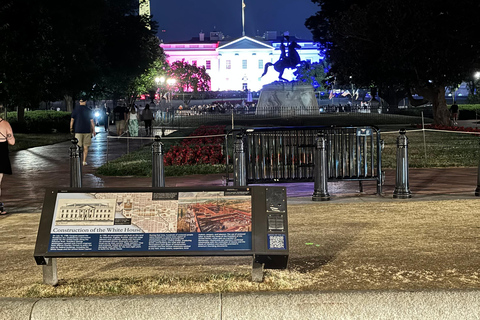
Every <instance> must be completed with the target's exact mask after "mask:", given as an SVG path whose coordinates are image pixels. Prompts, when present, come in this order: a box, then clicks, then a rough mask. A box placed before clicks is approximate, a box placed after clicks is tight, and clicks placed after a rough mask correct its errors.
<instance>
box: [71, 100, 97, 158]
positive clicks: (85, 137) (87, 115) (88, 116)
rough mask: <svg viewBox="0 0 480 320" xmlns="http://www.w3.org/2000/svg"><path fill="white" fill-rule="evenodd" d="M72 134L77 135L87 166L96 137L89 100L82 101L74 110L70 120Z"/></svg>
mask: <svg viewBox="0 0 480 320" xmlns="http://www.w3.org/2000/svg"><path fill="white" fill-rule="evenodd" d="M70 132H71V133H75V138H77V139H78V145H79V146H80V147H82V148H83V165H84V166H86V165H87V154H88V147H90V145H91V144H92V136H93V137H94V136H95V134H96V133H95V122H94V121H93V114H92V111H91V110H90V109H89V108H88V107H87V100H80V105H79V106H78V107H76V108H75V109H73V112H72V117H71V119H70Z"/></svg>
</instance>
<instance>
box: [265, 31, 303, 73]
mask: <svg viewBox="0 0 480 320" xmlns="http://www.w3.org/2000/svg"><path fill="white" fill-rule="evenodd" d="M285 39H286V40H287V45H288V54H287V53H286V52H285V49H286V47H285V43H284V40H285ZM289 41H290V39H289V36H284V39H282V43H281V44H280V50H281V54H280V59H278V61H277V62H275V63H271V62H267V63H266V64H265V68H264V70H263V74H262V77H263V76H264V75H266V74H267V71H268V68H269V67H270V66H273V68H274V69H275V71H277V72H278V73H279V74H278V79H280V80H283V81H288V80H287V79H284V78H283V77H282V76H283V72H284V71H285V69H287V68H290V69H296V68H297V65H298V64H302V63H307V62H306V61H301V60H300V55H299V54H298V52H297V49H300V48H301V47H300V45H299V44H298V43H297V42H296V41H295V40H294V41H292V42H291V43H288V42H289Z"/></svg>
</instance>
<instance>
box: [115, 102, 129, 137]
mask: <svg viewBox="0 0 480 320" xmlns="http://www.w3.org/2000/svg"><path fill="white" fill-rule="evenodd" d="M127 112H128V111H127V108H125V107H124V106H123V103H121V102H119V103H118V104H117V106H116V107H115V108H114V109H113V116H114V119H115V126H116V128H117V136H121V135H122V134H123V131H124V130H125V121H126V120H127Z"/></svg>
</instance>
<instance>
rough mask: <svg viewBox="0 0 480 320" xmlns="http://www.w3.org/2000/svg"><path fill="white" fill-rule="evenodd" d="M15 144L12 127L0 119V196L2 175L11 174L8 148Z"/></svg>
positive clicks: (0, 209)
mask: <svg viewBox="0 0 480 320" xmlns="http://www.w3.org/2000/svg"><path fill="white" fill-rule="evenodd" d="M14 144H15V137H14V136H13V131H12V127H11V126H10V123H8V121H7V120H4V119H2V118H1V117H0V194H1V185H2V179H3V175H4V174H12V166H11V164H10V158H9V155H8V146H9V145H11V146H13V145H14ZM6 214H7V211H5V209H4V207H3V202H0V215H6Z"/></svg>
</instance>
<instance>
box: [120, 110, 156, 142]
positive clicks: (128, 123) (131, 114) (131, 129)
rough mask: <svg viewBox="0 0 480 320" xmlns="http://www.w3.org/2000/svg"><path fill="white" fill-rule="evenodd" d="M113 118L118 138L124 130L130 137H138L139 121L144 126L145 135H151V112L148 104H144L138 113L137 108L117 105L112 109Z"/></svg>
mask: <svg viewBox="0 0 480 320" xmlns="http://www.w3.org/2000/svg"><path fill="white" fill-rule="evenodd" d="M113 116H114V120H115V126H116V129H117V135H118V136H121V135H123V133H124V132H125V129H127V130H128V134H129V136H130V137H138V127H139V122H140V121H143V122H144V124H145V132H146V135H147V136H151V135H152V120H153V112H152V110H150V105H149V104H146V105H145V108H144V109H143V111H142V112H141V113H139V112H138V107H137V106H132V107H130V108H127V107H126V106H125V105H124V104H122V103H119V104H118V105H117V106H116V107H115V109H113Z"/></svg>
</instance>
